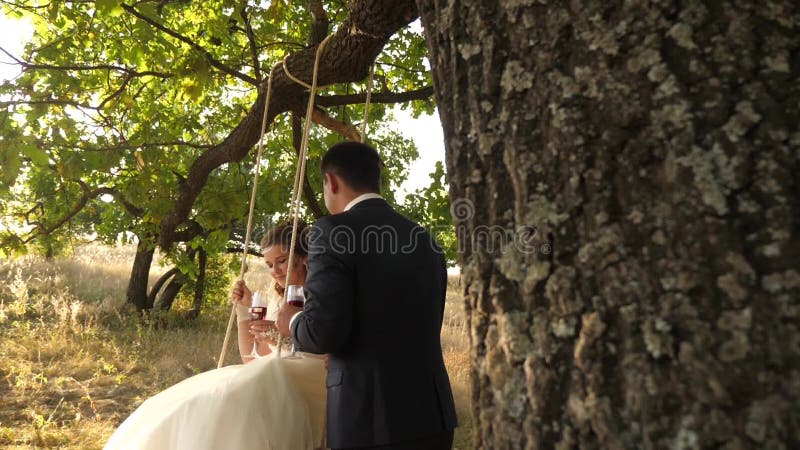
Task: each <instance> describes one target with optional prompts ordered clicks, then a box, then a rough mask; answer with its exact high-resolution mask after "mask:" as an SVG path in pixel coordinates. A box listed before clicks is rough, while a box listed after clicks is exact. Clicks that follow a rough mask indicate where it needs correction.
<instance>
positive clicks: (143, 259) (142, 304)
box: [125, 240, 155, 311]
mask: <svg viewBox="0 0 800 450" xmlns="http://www.w3.org/2000/svg"><path fill="white" fill-rule="evenodd" d="M154 254H155V248H153V245H152V244H150V243H147V242H145V241H144V240H140V241H139V244H137V245H136V256H134V258H133V267H132V268H131V276H130V278H129V279H128V290H127V291H126V294H125V300H126V301H127V302H128V303H130V304H132V305H133V306H135V307H136V310H137V311H142V310H144V309H148V300H147V283H148V282H149V276H150V265H151V264H152V262H153V255H154Z"/></svg>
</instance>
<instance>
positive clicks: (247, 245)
mask: <svg viewBox="0 0 800 450" xmlns="http://www.w3.org/2000/svg"><path fill="white" fill-rule="evenodd" d="M275 67H277V64H276V65H275V66H274V67H273V68H272V70H270V71H269V79H268V81H267V98H266V99H265V101H264V117H262V118H261V135H260V136H259V139H258V152H257V153H256V166H255V174H254V175H253V189H252V191H251V192H250V210H249V211H248V213H247V227H246V231H245V235H244V250H243V251H242V265H241V267H240V268H239V280H243V279H244V273H245V272H246V271H247V255H248V250H249V248H250V234H251V232H252V230H253V211H254V210H255V205H256V193H257V192H258V174H259V172H261V154H262V152H263V150H264V135H265V134H266V131H267V114H268V113H269V103H270V100H271V99H272V74H273V72H275ZM235 318H236V303H234V304H233V305H232V306H231V315H230V317H229V318H228V327H227V329H226V331H225V340H223V341H222V350H221V351H220V354H219V360H217V369H219V368H220V367H222V364H223V363H224V362H225V353H226V352H227V350H228V342H229V341H230V339H231V330H232V329H233V322H234V319H235Z"/></svg>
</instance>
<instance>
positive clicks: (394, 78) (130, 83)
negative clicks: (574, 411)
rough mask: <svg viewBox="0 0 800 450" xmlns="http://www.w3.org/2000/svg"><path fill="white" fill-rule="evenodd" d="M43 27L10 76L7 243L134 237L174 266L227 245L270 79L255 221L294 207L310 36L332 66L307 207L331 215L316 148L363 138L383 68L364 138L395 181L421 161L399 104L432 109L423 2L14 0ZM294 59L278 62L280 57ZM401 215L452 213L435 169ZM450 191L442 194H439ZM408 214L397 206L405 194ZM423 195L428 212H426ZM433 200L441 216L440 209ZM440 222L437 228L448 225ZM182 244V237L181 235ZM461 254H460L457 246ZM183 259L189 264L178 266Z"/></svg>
mask: <svg viewBox="0 0 800 450" xmlns="http://www.w3.org/2000/svg"><path fill="white" fill-rule="evenodd" d="M0 4H2V10H3V13H4V14H6V15H8V16H11V17H24V18H27V19H28V20H30V21H31V23H32V24H33V26H34V29H35V32H34V36H33V39H32V40H31V42H29V43H28V44H27V45H26V47H25V50H24V52H23V54H22V55H12V54H10V53H9V52H7V51H5V50H4V49H2V51H3V52H4V53H5V54H6V56H7V57H11V58H13V59H14V60H15V61H16V63H17V64H18V65H19V66H20V67H21V69H22V73H21V75H20V76H18V77H17V78H15V79H13V80H9V81H5V82H3V83H2V85H0V166H2V168H3V169H2V176H1V177H0V210H2V217H3V219H2V220H3V221H4V222H5V223H4V224H3V225H4V226H3V228H2V229H0V244H2V245H0V251H2V252H3V254H5V255H8V254H11V253H14V252H20V251H27V250H29V249H30V248H31V246H35V247H38V248H40V249H41V250H43V251H44V252H47V253H49V254H52V253H55V252H58V251H59V247H60V246H62V245H63V244H64V243H65V242H67V241H68V240H69V239H71V238H72V237H74V236H79V235H84V236H85V235H93V236H97V238H99V239H101V240H104V241H106V242H115V241H116V240H118V239H119V238H120V236H123V237H125V238H127V239H130V238H131V237H132V236H136V239H137V240H138V241H140V242H146V243H148V245H149V246H150V247H152V246H155V245H156V244H159V245H160V247H161V248H162V249H163V250H165V251H167V250H170V251H171V253H170V254H172V255H173V256H174V258H175V260H176V261H177V260H180V259H181V258H185V255H186V252H185V250H186V249H188V248H192V249H197V248H202V249H203V250H204V251H206V252H211V253H217V252H222V251H224V250H225V249H226V248H227V246H228V242H229V239H230V237H231V232H232V231H236V230H239V229H240V228H242V222H243V218H244V217H246V211H247V200H248V198H249V196H248V192H249V186H250V183H251V182H252V178H253V167H254V161H253V157H252V156H248V155H249V154H254V152H253V153H251V150H252V149H253V148H254V145H255V144H256V143H257V141H258V137H259V131H260V122H261V117H262V114H263V110H264V103H263V102H264V101H265V87H266V79H267V77H268V75H269V71H270V69H271V68H272V67H273V66H275V64H276V63H279V62H281V61H283V66H279V67H278V69H276V73H275V75H274V91H273V96H272V101H271V105H270V113H269V116H270V117H268V118H267V119H268V123H269V124H270V125H269V131H268V135H267V139H266V142H265V149H264V160H263V162H262V163H263V170H262V173H261V175H260V176H261V177H262V181H261V183H263V184H261V185H260V186H261V188H260V190H259V197H258V199H257V202H258V203H257V211H258V214H259V215H258V217H257V218H256V221H257V223H259V224H268V223H271V222H274V221H275V220H279V219H280V218H281V216H282V215H284V216H285V211H286V206H287V203H288V201H289V198H290V189H291V180H292V178H293V176H292V174H293V173H294V167H295V163H296V157H295V156H296V146H297V145H299V139H298V134H299V130H300V126H301V123H300V117H301V114H302V112H303V111H305V105H306V102H307V100H308V95H307V90H306V89H305V88H303V87H302V86H300V85H298V84H297V83H295V82H293V81H291V80H290V79H289V78H288V77H287V75H286V71H287V70H288V71H289V72H291V73H292V74H293V75H294V76H296V77H298V78H300V79H302V80H310V77H311V68H312V64H311V62H312V61H313V56H314V53H315V51H316V46H317V44H318V43H319V42H320V41H321V40H322V39H323V38H324V37H325V36H326V35H328V34H329V33H333V36H332V37H331V39H330V41H329V43H328V45H327V47H326V49H325V51H324V52H323V55H322V56H323V57H322V61H321V66H320V70H319V82H320V84H321V85H324V86H325V87H324V88H322V89H321V90H320V91H319V93H318V95H317V98H316V100H315V101H316V104H317V105H318V106H317V108H316V110H315V112H314V122H315V123H316V124H317V125H316V126H315V127H314V128H313V134H312V139H311V145H310V149H309V154H310V156H309V158H310V161H309V168H310V171H309V174H308V179H307V180H306V182H305V189H304V201H305V206H306V213H307V215H308V218H310V219H313V217H314V216H317V215H320V214H322V213H323V212H324V205H322V204H321V203H322V202H321V201H320V199H319V194H318V192H315V188H314V187H315V186H319V185H320V179H319V173H318V171H316V170H315V169H316V168H317V166H318V164H317V162H318V159H319V157H320V155H321V152H322V151H323V150H324V149H325V148H326V147H327V146H328V145H330V144H331V143H333V142H336V141H338V140H341V139H342V138H343V137H347V138H351V139H352V138H358V132H357V126H359V125H360V122H361V121H362V118H363V114H364V105H363V103H364V101H365V91H366V84H365V78H366V75H367V73H368V70H369V67H370V66H371V65H372V64H373V63H374V64H375V66H374V67H375V68H374V70H375V79H374V83H373V96H372V107H371V108H370V111H369V117H370V119H369V128H368V135H369V142H370V143H372V144H373V145H374V146H375V147H376V148H378V149H379V151H380V152H381V154H382V157H383V158H384V160H385V162H386V166H387V169H386V172H385V175H386V181H385V183H386V186H385V187H386V188H387V189H386V190H385V193H386V194H387V196H388V197H389V200H390V202H392V203H395V204H397V203H398V201H397V200H396V199H395V198H394V196H393V194H392V193H391V187H392V186H396V185H398V184H399V183H401V182H402V181H403V180H405V179H406V177H407V176H408V171H407V167H408V165H409V162H410V161H412V160H413V159H415V158H416V157H417V156H418V151H417V149H416V148H415V146H414V144H413V142H411V141H410V140H409V139H407V138H405V137H404V136H403V135H402V133H401V132H399V131H398V130H397V129H396V126H395V123H394V122H393V120H392V118H391V114H390V109H389V105H392V104H396V103H401V104H403V105H404V107H409V108H411V109H412V110H413V113H414V114H417V115H418V114H423V113H424V114H430V113H431V112H432V111H433V107H434V105H433V102H432V99H431V96H432V92H433V90H432V87H431V83H430V77H429V72H428V69H427V67H426V63H425V54H426V48H425V44H424V40H423V38H422V36H421V32H420V31H419V27H409V26H408V23H409V22H410V21H411V20H413V19H415V18H416V9H415V6H414V3H413V2H396V3H393V4H392V5H386V6H384V7H382V8H380V9H377V8H374V5H371V4H370V2H343V1H308V2H287V1H280V0H276V1H272V2H269V3H259V2H247V1H243V2H242V1H240V2H236V1H231V0H205V1H199V2H184V1H164V0H160V1H139V2H129V1H122V2H120V1H118V0H98V1H80V2H74V1H61V0H54V1H51V2H43V1H27V0H26V1H3V2H0ZM284 67H285V68H284ZM432 176H433V178H432V184H431V187H430V188H428V189H423V190H420V191H418V192H416V193H415V194H413V195H411V196H410V200H409V201H408V202H406V204H405V209H406V210H408V211H415V212H416V216H415V217H417V218H419V219H420V220H425V218H426V217H427V218H433V217H434V216H435V218H434V219H431V220H429V221H428V222H427V223H425V224H426V225H429V226H433V225H436V224H438V223H440V222H441V221H442V220H445V221H447V220H448V218H447V217H446V215H445V216H444V217H443V216H442V215H441V214H440V213H441V210H442V208H445V211H446V194H445V191H444V190H443V189H444V188H443V186H442V185H441V183H442V181H443V180H442V179H443V173H442V172H441V169H439V170H438V171H436V172H435V173H433V174H432ZM443 202H444V203H443ZM398 206H399V207H401V208H403V205H398ZM420 207H425V208H427V210H429V211H430V212H425V211H426V210H420V209H419V208H420ZM436 211H438V212H436ZM437 221H438V222H437ZM175 244H178V245H177V246H176V245H175ZM449 251H450V255H451V257H454V256H455V254H454V248H450V249H449ZM185 265H186V267H190V266H191V264H185Z"/></svg>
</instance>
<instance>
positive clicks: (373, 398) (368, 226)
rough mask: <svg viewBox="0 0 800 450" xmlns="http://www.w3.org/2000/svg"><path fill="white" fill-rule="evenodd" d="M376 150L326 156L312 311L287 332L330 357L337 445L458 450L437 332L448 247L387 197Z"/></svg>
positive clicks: (291, 316)
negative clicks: (454, 445) (325, 210)
mask: <svg viewBox="0 0 800 450" xmlns="http://www.w3.org/2000/svg"><path fill="white" fill-rule="evenodd" d="M380 170H381V161H380V157H379V156H378V153H377V152H376V151H375V150H374V149H373V148H372V147H369V146H367V145H365V144H361V143H357V142H341V143H338V144H336V145H334V146H332V147H331V148H329V149H328V151H327V152H326V153H325V155H324V156H323V158H322V174H323V177H324V179H323V192H324V197H325V206H326V207H327V208H328V211H330V212H331V214H332V215H330V216H326V217H323V218H321V219H319V220H318V221H317V222H316V223H315V224H314V226H313V228H312V230H311V234H310V242H309V256H308V276H307V278H306V282H305V286H304V290H305V293H306V304H305V307H304V308H303V309H300V308H295V307H292V306H289V305H284V306H283V307H282V309H281V310H280V312H279V313H278V318H277V326H278V329H279V330H280V331H281V333H282V334H283V335H284V336H291V338H292V340H293V341H294V343H295V345H296V346H297V347H298V348H299V349H300V350H302V351H306V352H310V353H318V354H324V353H327V354H329V359H328V375H327V380H326V385H327V388H328V400H327V402H328V406H327V408H328V409H327V422H328V424H327V434H328V436H327V438H328V447H330V448H332V449H373V448H375V449H378V448H379V449H386V450H388V449H414V450H425V449H430V450H439V449H442V450H443V449H450V448H451V447H452V443H453V429H454V428H455V427H456V425H457V423H456V414H455V407H454V405H453V396H452V392H451V390H450V381H449V379H448V377H447V371H446V369H445V366H444V362H443V360H442V348H441V343H440V341H439V334H440V331H441V326H442V315H443V313H444V301H445V291H446V289H447V271H446V269H445V260H444V256H443V253H442V250H441V249H440V248H439V247H438V245H436V243H435V242H434V241H433V239H432V238H431V236H430V235H429V234H428V233H427V232H426V231H425V230H423V229H422V227H421V226H419V225H418V224H416V223H414V222H412V221H410V220H408V219H406V218H405V217H403V216H402V215H400V214H398V213H397V212H395V211H394V210H393V209H392V208H391V207H390V206H389V204H388V203H386V201H385V200H383V199H382V198H381V196H380V195H379V192H380V185H381V177H380Z"/></svg>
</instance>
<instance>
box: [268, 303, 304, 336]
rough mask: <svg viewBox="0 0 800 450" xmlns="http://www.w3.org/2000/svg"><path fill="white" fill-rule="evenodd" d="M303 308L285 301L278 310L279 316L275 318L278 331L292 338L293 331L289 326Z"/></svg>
mask: <svg viewBox="0 0 800 450" xmlns="http://www.w3.org/2000/svg"><path fill="white" fill-rule="evenodd" d="M302 310H303V308H298V307H296V306H292V305H290V304H288V303H284V304H283V306H281V309H279V310H278V318H277V319H276V320H275V326H276V327H277V328H278V332H280V333H281V334H282V335H283V336H284V337H288V338H291V337H292V336H291V334H292V331H291V329H290V328H289V322H290V321H291V320H292V317H294V315H295V314H297V313H299V312H301V311H302Z"/></svg>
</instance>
